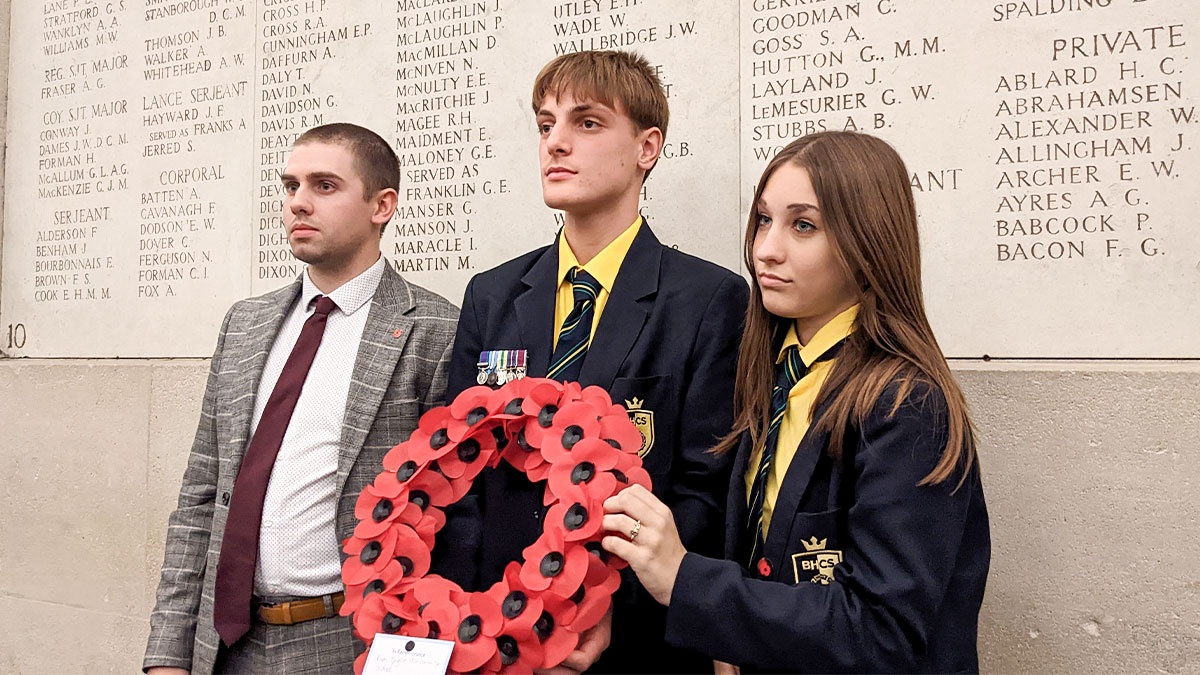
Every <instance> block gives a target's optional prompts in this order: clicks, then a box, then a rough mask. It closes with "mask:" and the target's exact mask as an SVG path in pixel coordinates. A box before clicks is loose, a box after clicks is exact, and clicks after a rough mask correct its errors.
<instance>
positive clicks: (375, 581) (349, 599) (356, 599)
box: [338, 564, 404, 616]
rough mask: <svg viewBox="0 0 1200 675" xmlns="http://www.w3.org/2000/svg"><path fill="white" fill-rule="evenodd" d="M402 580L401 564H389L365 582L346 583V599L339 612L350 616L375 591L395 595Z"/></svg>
mask: <svg viewBox="0 0 1200 675" xmlns="http://www.w3.org/2000/svg"><path fill="white" fill-rule="evenodd" d="M402 581H404V574H403V572H402V570H401V569H400V566H399V565H394V564H388V565H386V566H384V568H383V570H382V571H381V572H380V573H379V574H378V575H376V576H374V577H373V578H371V579H369V580H368V581H366V582H365V583H361V584H346V600H345V602H343V603H342V608H341V609H340V610H339V611H338V613H339V614H341V615H342V616H350V613H351V612H354V611H357V610H358V608H359V607H361V606H362V604H363V600H364V599H365V598H366V597H367V596H369V595H371V594H374V593H379V594H382V595H394V594H396V592H397V591H396V589H397V587H398V586H400V583H401V582H402Z"/></svg>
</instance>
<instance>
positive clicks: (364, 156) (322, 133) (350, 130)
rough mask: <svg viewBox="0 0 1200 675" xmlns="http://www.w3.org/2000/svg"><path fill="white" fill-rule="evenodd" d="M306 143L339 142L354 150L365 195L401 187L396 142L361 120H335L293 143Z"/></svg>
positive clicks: (397, 189)
mask: <svg viewBox="0 0 1200 675" xmlns="http://www.w3.org/2000/svg"><path fill="white" fill-rule="evenodd" d="M306 143H339V144H341V145H344V146H345V147H346V148H347V149H348V150H350V154H351V155H353V156H354V165H355V168H356V169H358V174H359V178H361V179H362V182H363V199H367V200H369V199H371V198H372V197H374V196H375V195H376V194H377V193H378V192H379V191H380V190H386V189H387V188H391V189H393V190H396V191H397V192H399V191H400V160H398V159H397V158H396V153H395V152H393V151H392V146H390V145H388V142H387V141H385V140H383V138H382V137H381V136H380V135H379V134H377V133H375V132H374V131H371V130H370V129H367V128H365V127H360V126H358V125H357V124H349V123H347V122H335V123H333V124H324V125H321V126H319V127H313V128H311V129H309V130H308V131H305V132H304V133H302V134H300V136H299V138H297V139H296V142H295V143H293V144H292V147H295V146H297V145H304V144H306Z"/></svg>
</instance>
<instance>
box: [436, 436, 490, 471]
mask: <svg viewBox="0 0 1200 675" xmlns="http://www.w3.org/2000/svg"><path fill="white" fill-rule="evenodd" d="M495 452H496V438H495V437H494V436H493V435H492V432H491V430H490V429H488V428H484V429H480V430H478V431H477V432H476V433H473V434H471V435H470V436H467V437H466V438H463V439H462V440H460V441H458V442H457V444H456V447H455V448H454V451H453V452H450V453H447V454H445V455H443V456H442V458H441V459H439V460H438V467H439V468H440V469H441V471H442V474H444V475H445V476H446V477H447V478H450V479H458V478H461V479H463V481H464V482H469V481H473V480H475V477H476V476H478V475H479V472H480V471H483V468H484V467H485V466H486V465H487V463H488V461H489V460H491V458H492V455H493V454H495Z"/></svg>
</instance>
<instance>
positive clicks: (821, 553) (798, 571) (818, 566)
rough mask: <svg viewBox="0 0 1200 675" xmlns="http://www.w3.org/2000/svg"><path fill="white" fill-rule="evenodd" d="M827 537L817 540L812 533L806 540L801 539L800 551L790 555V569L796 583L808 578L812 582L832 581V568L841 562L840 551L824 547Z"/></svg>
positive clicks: (826, 583) (824, 582)
mask: <svg viewBox="0 0 1200 675" xmlns="http://www.w3.org/2000/svg"><path fill="white" fill-rule="evenodd" d="M828 541H829V540H828V539H821V540H820V541H818V540H817V537H816V536H815V535H814V536H812V537H811V538H809V539H808V540H807V541H805V540H803V539H801V540H800V543H801V544H803V545H804V551H803V552H802V553H795V554H793V555H792V570H793V571H794V572H795V575H796V583H800V582H801V580H802V579H808V580H809V581H810V582H812V583H814V584H822V585H826V586H827V585H829V582H831V581H833V568H835V567H837V566H838V563H840V562H842V552H841V551H837V550H830V549H826V548H825V543H826V542H828Z"/></svg>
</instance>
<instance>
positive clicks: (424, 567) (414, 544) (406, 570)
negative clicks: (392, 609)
mask: <svg viewBox="0 0 1200 675" xmlns="http://www.w3.org/2000/svg"><path fill="white" fill-rule="evenodd" d="M396 530H397V532H399V533H400V536H398V537H397V538H396V548H395V550H394V551H393V552H392V562H393V563H395V564H397V565H399V566H400V569H401V571H402V572H403V575H402V577H403V580H402V581H401V582H400V584H399V585H398V586H397V588H398V589H399V590H400V592H403V591H405V590H407V588H409V587H411V586H412V585H413V584H415V583H416V582H417V580H419V579H420V578H421V577H424V576H425V575H426V574H428V573H429V564H430V558H431V555H430V547H429V546H428V545H427V544H426V543H425V542H424V541H422V539H421V537H420V535H418V534H417V531H416V530H414V529H412V528H410V527H408V526H407V525H403V524H398V525H397V527H396Z"/></svg>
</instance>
